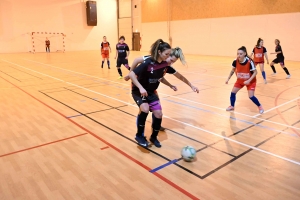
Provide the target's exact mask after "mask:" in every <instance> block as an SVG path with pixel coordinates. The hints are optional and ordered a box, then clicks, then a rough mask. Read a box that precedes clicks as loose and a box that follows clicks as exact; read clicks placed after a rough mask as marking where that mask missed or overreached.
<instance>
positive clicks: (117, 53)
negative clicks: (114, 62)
mask: <svg viewBox="0 0 300 200" xmlns="http://www.w3.org/2000/svg"><path fill="white" fill-rule="evenodd" d="M117 58H118V47H117V46H116V56H115V59H117Z"/></svg>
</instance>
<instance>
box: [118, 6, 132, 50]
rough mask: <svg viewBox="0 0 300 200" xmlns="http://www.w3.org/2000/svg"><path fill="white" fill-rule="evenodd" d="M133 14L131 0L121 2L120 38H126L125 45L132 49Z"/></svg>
mask: <svg viewBox="0 0 300 200" xmlns="http://www.w3.org/2000/svg"><path fill="white" fill-rule="evenodd" d="M131 16H132V13H131V0H119V19H118V20H119V37H120V36H121V35H123V36H124V37H125V43H126V44H127V45H128V47H129V49H132V17H131Z"/></svg>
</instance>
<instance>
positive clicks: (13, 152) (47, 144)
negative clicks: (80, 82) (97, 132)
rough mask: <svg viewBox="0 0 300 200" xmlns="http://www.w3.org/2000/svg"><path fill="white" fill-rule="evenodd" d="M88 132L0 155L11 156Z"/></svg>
mask: <svg viewBox="0 0 300 200" xmlns="http://www.w3.org/2000/svg"><path fill="white" fill-rule="evenodd" d="M86 134H87V133H83V134H79V135H75V136H72V137H68V138H64V139H60V140H56V141H53V142H48V143H45V144H41V145H37V146H34V147H29V148H26V149H22V150H18V151H14V152H11V153H7V154H3V155H0V158H1V157H4V156H9V155H12V154H16V153H20V152H23V151H28V150H31V149H36V148H39V147H43V146H46V145H49V144H54V143H58V142H62V141H65V140H69V139H72V138H76V137H80V136H83V135H86Z"/></svg>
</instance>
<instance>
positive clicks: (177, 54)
mask: <svg viewBox="0 0 300 200" xmlns="http://www.w3.org/2000/svg"><path fill="white" fill-rule="evenodd" d="M148 58H151V56H143V57H139V58H136V59H135V60H134V61H133V63H132V65H131V67H130V70H131V71H132V70H134V69H135V68H136V66H137V65H138V64H140V63H142V62H144V61H145V60H146V59H148ZM178 59H180V61H181V63H182V64H183V65H185V64H186V61H185V58H184V55H183V52H182V50H181V48H179V47H176V48H174V49H172V51H171V54H170V56H169V57H168V58H167V60H166V61H167V63H168V64H169V65H172V64H173V63H175V62H176V61H177V60H178ZM170 71H172V74H173V75H174V76H175V77H176V78H178V79H179V80H181V81H183V82H184V83H186V84H187V85H188V86H190V87H191V89H192V90H193V91H194V92H197V93H199V89H198V88H197V87H195V86H193V85H192V84H191V83H190V82H189V81H188V80H187V79H186V78H185V77H184V76H183V75H181V74H180V73H179V72H177V71H176V70H175V69H174V68H173V70H170ZM124 79H125V80H126V81H128V80H129V79H130V78H129V75H128V76H125V78H124ZM162 83H163V82H162ZM170 87H171V86H170ZM171 88H172V87H171ZM155 93H156V94H157V92H156V91H155ZM157 95H158V94H157ZM138 117H139V115H138V116H137V121H138ZM164 130H165V128H164V127H162V126H161V128H160V131H164Z"/></svg>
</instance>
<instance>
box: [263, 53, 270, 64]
mask: <svg viewBox="0 0 300 200" xmlns="http://www.w3.org/2000/svg"><path fill="white" fill-rule="evenodd" d="M264 55H265V57H266V60H267V64H269V58H268V54H267V52H266V53H264Z"/></svg>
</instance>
